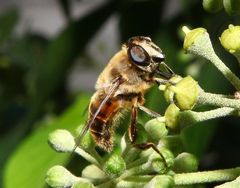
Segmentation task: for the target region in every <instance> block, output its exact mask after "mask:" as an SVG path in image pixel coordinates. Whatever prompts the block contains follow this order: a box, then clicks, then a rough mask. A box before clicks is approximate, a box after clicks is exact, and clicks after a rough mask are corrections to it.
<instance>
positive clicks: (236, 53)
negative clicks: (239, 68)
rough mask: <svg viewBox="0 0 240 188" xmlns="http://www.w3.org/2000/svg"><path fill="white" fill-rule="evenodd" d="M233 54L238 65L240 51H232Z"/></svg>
mask: <svg viewBox="0 0 240 188" xmlns="http://www.w3.org/2000/svg"><path fill="white" fill-rule="evenodd" d="M233 55H234V56H235V57H236V58H237V60H238V63H239V65H240V52H239V51H238V52H235V53H233Z"/></svg>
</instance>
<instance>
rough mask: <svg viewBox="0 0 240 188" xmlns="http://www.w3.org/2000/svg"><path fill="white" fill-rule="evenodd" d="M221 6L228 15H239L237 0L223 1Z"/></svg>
mask: <svg viewBox="0 0 240 188" xmlns="http://www.w3.org/2000/svg"><path fill="white" fill-rule="evenodd" d="M223 6H224V9H225V11H226V12H227V13H228V14H229V15H234V14H240V2H239V0H223Z"/></svg>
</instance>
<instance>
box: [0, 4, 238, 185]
mask: <svg viewBox="0 0 240 188" xmlns="http://www.w3.org/2000/svg"><path fill="white" fill-rule="evenodd" d="M225 2H227V1H225ZM58 3H59V5H60V6H59V7H60V8H61V10H62V11H63V14H64V15H65V17H66V22H67V24H66V26H65V28H63V30H62V31H60V32H59V34H58V35H57V36H56V37H54V38H47V37H46V36H44V35H43V34H37V33H33V32H26V33H24V35H22V36H16V35H15V32H14V29H15V26H16V24H17V23H18V21H19V19H20V17H19V12H18V9H12V10H6V11H4V12H2V13H1V15H0V134H1V137H0V154H1V155H0V166H1V168H0V183H1V185H0V187H2V186H3V185H5V187H6V188H12V187H19V188H21V187H24V188H27V187H44V182H43V177H44V174H45V173H46V169H48V168H49V166H51V165H52V164H53V163H55V164H69V168H72V169H73V170H72V171H75V172H79V169H81V165H82V164H81V162H78V163H79V165H78V163H76V162H75V163H74V165H72V163H73V162H72V163H68V157H66V156H61V155H59V154H57V155H55V154H54V153H53V151H51V149H50V148H49V147H48V145H47V144H46V142H47V139H46V136H47V134H48V133H49V131H51V130H53V129H56V128H66V129H70V130H72V131H73V130H74V128H76V127H77V125H78V124H79V123H82V122H84V121H85V118H84V117H83V116H82V114H81V112H82V110H83V108H85V106H86V105H87V103H86V100H87V97H86V96H85V95H82V94H81V93H79V97H76V96H75V95H74V94H73V93H71V92H70V91H68V90H67V88H66V78H67V77H68V75H69V74H70V72H69V69H70V68H71V67H72V66H73V65H74V64H75V63H76V61H75V60H76V59H77V58H79V57H80V56H81V54H82V53H83V52H84V50H85V48H86V46H87V44H88V43H89V41H91V40H92V39H93V38H94V36H95V34H96V33H97V32H98V30H99V29H100V28H101V27H102V26H103V24H104V23H105V22H106V21H107V20H108V19H109V18H110V17H111V16H112V15H113V14H116V15H118V27H119V35H120V36H119V38H120V39H121V42H123V41H125V40H126V39H127V38H129V37H131V36H133V35H147V36H151V37H152V39H153V41H155V42H156V43H157V44H159V46H160V47H161V48H162V50H163V51H164V53H165V54H166V57H167V60H166V61H167V63H168V64H169V65H170V67H171V68H172V69H173V70H174V71H175V72H176V73H177V74H180V75H183V76H184V75H186V74H189V72H187V71H188V70H190V68H191V70H193V69H194V71H193V72H195V73H197V74H196V75H192V76H193V77H195V79H196V80H198V82H199V83H200V85H201V86H202V88H204V89H205V90H206V91H211V92H218V93H223V94H232V93H233V92H234V91H233V88H231V86H230V84H229V83H228V82H227V81H226V80H225V79H224V78H223V76H222V75H221V74H220V73H219V72H218V71H217V70H216V69H215V67H213V66H212V65H211V64H209V63H206V61H204V60H200V59H197V58H196V57H188V58H186V56H184V55H183V52H182V36H181V35H180V34H179V28H180V27H181V26H182V25H184V24H188V25H190V26H192V27H198V26H201V27H204V28H206V29H207V30H208V32H209V33H210V36H211V38H212V41H213V43H214V47H215V50H216V51H217V54H218V55H219V56H220V57H221V58H222V59H223V60H224V62H226V63H227V65H228V66H229V67H230V68H231V69H232V70H233V71H234V70H239V67H238V64H237V63H236V60H235V59H234V58H233V57H232V56H231V55H229V54H227V53H226V52H225V51H224V49H223V48H222V47H221V46H220V43H219V41H218V37H219V36H220V35H221V33H222V31H223V30H224V29H226V28H227V25H228V24H229V23H232V24H234V25H239V24H240V16H239V15H233V16H230V15H229V14H227V13H226V12H225V11H223V10H219V11H218V12H217V13H215V14H210V13H208V12H205V11H204V9H203V8H202V1H200V0H198V1H190V0H182V1H179V4H177V5H174V4H171V5H170V4H169V1H164V0H162V1H159V0H144V1H136V0H131V1H126V0H125V1H124V0H122V1H120V0H118V1H117V0H116V1H114V0H112V1H106V2H105V3H103V5H102V6H99V7H96V8H95V9H94V10H92V11H91V12H89V13H88V14H86V15H84V16H82V17H80V18H78V19H75V20H73V19H71V1H70V0H59V1H58ZM85 3H86V2H85ZM89 3H90V2H89ZM176 6H177V7H176ZM173 7H175V9H176V11H175V12H174V14H172V15H169V16H166V15H168V11H169V12H170V11H171V9H172V8H173ZM234 10H235V9H234ZM106 42H108V41H106ZM120 44H121V43H120V42H119V47H120ZM109 58H110V57H109ZM82 63H85V65H87V63H86V62H82ZM234 72H235V73H236V74H238V75H239V71H238V72H237V71H234ZM79 88H80V89H79V90H81V86H79ZM75 98H78V100H76V99H75ZM159 104H162V105H161V106H160V105H159ZM146 105H147V106H148V107H149V108H152V109H154V110H156V111H159V112H161V113H163V112H164V109H165V107H166V103H165V102H164V99H163V97H162V96H161V95H159V91H158V90H156V89H153V90H152V91H151V92H149V93H148V94H147V97H146ZM66 109H67V112H65V113H63V111H65V110H66ZM62 113H63V114H62ZM60 114H62V115H60ZM52 116H56V117H54V120H53V121H51V122H50V123H47V121H46V119H47V118H49V117H52ZM141 118H142V120H143V121H144V119H145V120H146V118H145V117H143V116H142V117H141ZM39 122H40V123H39ZM226 124H227V127H226ZM238 124H239V119H237V118H233V119H227V120H226V119H220V120H214V121H210V122H208V123H204V125H199V126H198V125H197V126H193V127H190V128H188V129H187V130H186V131H185V132H184V133H183V134H182V136H183V137H184V140H185V148H186V150H187V151H188V152H191V153H193V154H195V155H197V156H198V157H199V158H200V159H203V162H202V163H201V168H204V169H206V168H209V169H210V168H215V169H216V168H222V167H232V166H234V165H236V164H239V158H240V151H239V147H237V146H238V145H239V143H240V140H239V138H238V135H237V133H239V132H240V128H239V125H238ZM237 125H238V126H237ZM125 127H126V126H125ZM223 128H224V130H222V129H223ZM225 129H227V132H225ZM231 130H233V131H231ZM121 132H122V131H121ZM216 132H217V134H216ZM218 135H220V136H222V137H219V136H218ZM223 140H224V141H223ZM219 145H221V147H219ZM208 156H210V157H208ZM231 156H235V157H234V158H232V157H231ZM3 177H4V178H3ZM26 178H27V179H28V180H29V179H31V181H29V182H28V184H27V183H26V181H25V182H24V183H22V182H21V181H24V180H26ZM25 183H26V184H25ZM5 187H4V188H5Z"/></svg>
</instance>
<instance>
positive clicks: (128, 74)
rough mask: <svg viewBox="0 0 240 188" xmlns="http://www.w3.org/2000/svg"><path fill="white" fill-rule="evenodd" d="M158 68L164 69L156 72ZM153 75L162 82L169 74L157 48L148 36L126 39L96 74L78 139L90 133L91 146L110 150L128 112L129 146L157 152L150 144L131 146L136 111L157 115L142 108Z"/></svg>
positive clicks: (133, 136)
mask: <svg viewBox="0 0 240 188" xmlns="http://www.w3.org/2000/svg"><path fill="white" fill-rule="evenodd" d="M160 65H163V66H164V68H165V70H160V69H159V67H160ZM157 75H158V76H160V77H161V78H163V79H165V80H168V79H169V78H170V77H171V76H172V75H173V72H172V71H171V69H170V68H169V67H168V66H167V65H166V64H165V63H164V55H163V53H162V51H161V49H160V48H159V47H158V46H157V45H155V44H154V43H153V42H152V41H151V39H150V38H149V37H142V36H139V37H132V38H130V39H129V40H128V41H127V42H126V43H125V44H124V45H123V46H122V49H121V50H120V51H119V52H118V53H117V54H115V55H114V56H113V58H112V59H111V60H110V61H109V63H108V64H107V66H106V67H105V69H104V70H103V71H102V73H101V74H100V75H99V77H98V80H97V82H96V86H95V88H96V92H95V93H94V95H93V96H92V98H91V101H90V105H89V115H88V121H87V124H86V126H85V127H84V129H83V131H82V133H81V136H80V137H82V136H83V135H84V134H85V133H86V132H87V131H88V130H90V133H91V135H92V136H93V138H94V141H95V143H96V144H97V145H98V146H99V147H100V148H102V149H104V150H105V151H111V150H112V148H113V138H114V137H113V134H114V128H115V127H116V124H117V123H118V120H119V118H120V117H121V115H122V112H123V111H125V110H130V111H131V123H130V126H129V130H128V131H129V138H130V141H131V143H132V144H133V146H135V147H137V148H140V149H147V148H150V147H152V148H153V149H154V150H155V151H157V152H158V153H160V152H159V151H158V149H157V148H156V147H155V145H154V144H153V143H149V142H147V143H142V144H136V143H135V141H136V137H137V127H136V122H137V120H136V119H137V112H138V109H141V110H143V111H145V112H147V113H148V114H150V115H152V116H157V114H156V113H155V112H152V111H151V110H149V109H147V108H145V107H144V106H143V104H144V93H145V92H146V90H148V89H149V88H151V87H152V86H153V85H154V84H155V83H156V81H155V79H154V78H155V76H157ZM80 139H81V138H80Z"/></svg>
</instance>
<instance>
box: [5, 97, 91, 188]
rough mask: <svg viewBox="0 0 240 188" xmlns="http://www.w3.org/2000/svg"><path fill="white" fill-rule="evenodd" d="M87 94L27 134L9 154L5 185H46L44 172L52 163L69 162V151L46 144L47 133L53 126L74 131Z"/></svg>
mask: <svg viewBox="0 0 240 188" xmlns="http://www.w3.org/2000/svg"><path fill="white" fill-rule="evenodd" d="M88 102H89V97H88V96H85V95H81V96H80V97H79V99H78V100H77V101H76V102H75V103H74V104H73V106H72V107H70V108H69V109H68V110H66V112H64V113H63V114H62V115H61V116H60V117H58V118H56V119H55V120H53V121H50V122H48V121H47V120H46V121H44V122H42V123H40V126H38V127H39V128H38V129H36V130H35V131H34V132H33V133H32V134H31V135H29V136H28V137H27V138H26V139H25V140H24V141H23V142H22V143H21V144H20V146H19V147H18V148H17V150H16V151H15V152H14V153H13V154H12V156H11V157H10V159H9V160H8V162H7V164H6V166H5V173H4V188H13V187H18V188H28V187H34V188H41V187H43V186H44V185H45V180H44V179H45V174H46V172H47V170H48V169H49V168H50V167H52V166H54V165H64V164H66V163H67V162H68V159H69V155H68V154H60V153H56V152H55V151H53V150H52V149H51V147H50V146H49V145H48V143H47V140H48V135H49V133H50V132H52V131H53V130H55V129H67V130H70V131H73V130H74V129H75V128H76V127H77V126H78V125H79V124H82V123H84V121H85V118H84V117H81V114H83V112H84V111H85V108H86V106H87V105H88Z"/></svg>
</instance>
